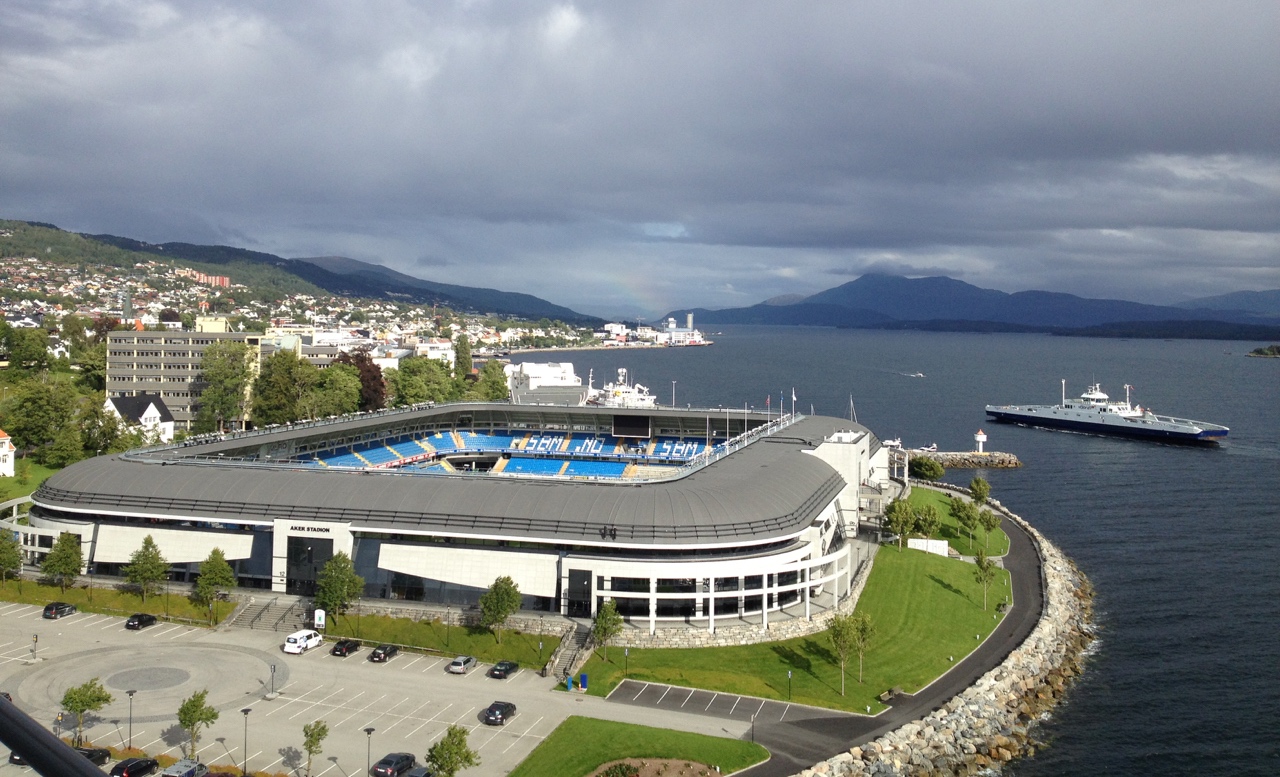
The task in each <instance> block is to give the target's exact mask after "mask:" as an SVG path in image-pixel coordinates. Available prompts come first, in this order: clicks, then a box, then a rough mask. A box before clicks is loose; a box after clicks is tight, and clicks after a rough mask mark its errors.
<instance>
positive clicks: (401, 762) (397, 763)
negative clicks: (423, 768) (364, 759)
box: [369, 753, 418, 777]
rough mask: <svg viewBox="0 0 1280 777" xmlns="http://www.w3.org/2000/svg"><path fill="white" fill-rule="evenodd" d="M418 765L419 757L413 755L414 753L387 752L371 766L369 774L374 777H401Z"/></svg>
mask: <svg viewBox="0 0 1280 777" xmlns="http://www.w3.org/2000/svg"><path fill="white" fill-rule="evenodd" d="M417 765H418V759H416V758H414V757H413V753H387V754H386V756H384V757H383V759H382V760H381V761H378V762H377V763H376V764H374V765H373V766H372V767H370V769H369V774H371V775H373V777H400V775H402V774H404V773H405V772H407V771H409V770H410V769H412V768H413V767H415V766H417Z"/></svg>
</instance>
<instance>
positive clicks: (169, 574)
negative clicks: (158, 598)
mask: <svg viewBox="0 0 1280 777" xmlns="http://www.w3.org/2000/svg"><path fill="white" fill-rule="evenodd" d="M172 577H173V573H172V572H165V573H164V619H165V620H169V580H170V579H171V578H172Z"/></svg>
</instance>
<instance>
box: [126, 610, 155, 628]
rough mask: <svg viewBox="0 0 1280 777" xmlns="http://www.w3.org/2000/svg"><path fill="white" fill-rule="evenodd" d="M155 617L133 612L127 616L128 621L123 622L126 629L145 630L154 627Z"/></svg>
mask: <svg viewBox="0 0 1280 777" xmlns="http://www.w3.org/2000/svg"><path fill="white" fill-rule="evenodd" d="M155 623H156V616H154V615H151V614H150V613H145V612H135V613H134V614H133V615H130V616H129V620H127V621H125V622H124V627H125V628H126V629H145V628H146V627H148V626H154V625H155Z"/></svg>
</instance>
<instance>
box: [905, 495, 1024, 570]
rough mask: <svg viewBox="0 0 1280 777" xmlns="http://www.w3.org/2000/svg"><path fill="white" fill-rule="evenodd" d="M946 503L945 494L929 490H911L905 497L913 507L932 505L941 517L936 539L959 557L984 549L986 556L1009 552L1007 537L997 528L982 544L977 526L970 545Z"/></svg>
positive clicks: (980, 533)
mask: <svg viewBox="0 0 1280 777" xmlns="http://www.w3.org/2000/svg"><path fill="white" fill-rule="evenodd" d="M948 501H949V500H948V498H947V495H946V494H943V493H942V492H940V491H934V490H932V489H929V488H913V489H911V496H909V497H907V502H909V503H910V504H911V505H912V506H913V507H920V506H922V505H926V504H932V505H933V506H934V507H937V508H938V515H940V516H942V530H941V531H939V532H938V537H937V539H941V540H946V541H947V544H949V545H950V546H951V547H952V549H953V550H955V552H957V553H959V554H960V555H962V556H972V555H975V554H976V553H977V552H978V551H979V550H980V549H985V550H986V551H987V555H988V556H1003V555H1005V554H1006V553H1008V552H1009V535H1007V534H1005V533H1004V530H1003V529H999V528H997V529H996V530H995V531H993V532H991V540H990V542H989V543H986V544H984V533H983V531H982V527H981V526H979V527H978V528H977V529H976V530H975V531H974V533H973V543H972V544H970V542H969V534H968V532H966V531H965V530H964V529H962V528H960V524H959V523H957V522H956V519H955V517H953V516H952V515H951V508H950V507H949V506H948Z"/></svg>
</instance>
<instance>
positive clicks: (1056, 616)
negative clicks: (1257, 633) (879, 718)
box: [797, 500, 1094, 777]
mask: <svg viewBox="0 0 1280 777" xmlns="http://www.w3.org/2000/svg"><path fill="white" fill-rule="evenodd" d="M991 504H992V506H993V507H995V508H996V509H998V510H1000V512H1001V513H1002V514H1003V515H1004V516H1005V517H1006V518H1008V519H1010V520H1012V521H1016V522H1017V523H1018V524H1019V525H1021V526H1023V527H1024V528H1025V529H1026V530H1027V532H1028V533H1029V534H1030V535H1031V537H1032V539H1033V541H1034V542H1035V543H1036V547H1037V550H1038V551H1039V553H1040V558H1041V563H1042V568H1043V574H1044V580H1045V608H1044V612H1043V613H1041V616H1040V621H1039V623H1037V624H1036V628H1035V630H1034V631H1032V633H1031V635H1030V636H1029V637H1028V638H1027V639H1026V641H1025V642H1023V643H1022V645H1020V646H1019V647H1018V648H1017V649H1016V650H1014V651H1013V652H1012V653H1010V654H1009V656H1008V657H1007V658H1006V659H1005V660H1004V662H1003V663H1001V664H1000V665H999V666H997V667H995V668H994V669H992V670H991V671H989V672H987V673H986V674H985V675H983V676H982V677H981V678H980V679H979V680H978V681H977V682H976V683H974V684H973V685H972V686H970V687H969V688H967V689H965V690H964V692H962V693H960V694H959V695H957V696H955V697H953V698H952V699H951V700H950V701H948V702H947V703H946V704H944V705H943V706H942V707H941V708H939V709H937V710H934V711H933V712H932V713H930V714H929V715H927V716H925V717H924V718H923V719H921V720H917V721H913V722H911V723H908V724H906V725H904V726H901V727H900V728H898V729H896V730H894V731H891V732H889V733H887V734H885V735H883V736H881V737H878V738H877V739H875V740H872V741H871V742H868V743H867V744H864V745H862V746H860V747H854V748H851V749H850V750H848V751H846V752H843V753H840V754H838V755H836V756H834V757H833V758H829V759H827V760H826V761H823V762H821V763H818V764H816V765H814V766H813V767H811V768H809V769H805V770H804V771H802V772H800V773H799V775H798V776H797V777H814V776H815V775H886V776H887V775H939V774H953V775H971V774H977V773H980V772H993V771H994V772H998V771H999V770H1000V767H1001V766H1002V765H1003V764H1005V763H1007V762H1008V761H1011V760H1013V759H1014V758H1019V757H1029V756H1033V755H1035V753H1036V750H1037V749H1038V748H1039V747H1040V746H1041V744H1040V743H1039V742H1038V740H1036V738H1035V734H1034V728H1035V724H1036V723H1037V722H1039V721H1040V720H1042V719H1044V717H1045V716H1046V715H1047V714H1048V712H1049V711H1050V710H1052V709H1053V708H1054V707H1055V706H1057V704H1058V702H1059V701H1060V700H1061V699H1062V697H1063V695H1064V694H1065V693H1066V692H1067V689H1068V688H1069V687H1070V685H1071V682H1072V680H1073V679H1074V678H1076V677H1078V676H1079V674H1080V672H1081V669H1082V660H1083V656H1084V653H1085V651H1086V650H1087V649H1088V647H1089V645H1090V644H1091V643H1092V642H1093V640H1094V629H1093V623H1092V617H1093V588H1092V586H1091V585H1090V583H1089V580H1088V578H1086V577H1085V575H1084V573H1083V572H1081V571H1080V570H1079V569H1078V568H1076V565H1075V564H1074V563H1073V562H1072V561H1071V560H1070V559H1068V558H1067V557H1066V556H1065V555H1064V554H1063V553H1062V551H1060V550H1059V549H1058V548H1057V547H1056V546H1055V545H1053V543H1051V542H1049V541H1048V540H1046V539H1045V538H1044V537H1043V536H1042V535H1041V534H1040V533H1039V532H1038V531H1036V530H1035V528H1033V527H1031V526H1030V525H1029V524H1027V522H1026V521H1024V520H1022V518H1020V517H1018V516H1017V515H1014V514H1013V513H1011V512H1009V511H1008V510H1006V509H1005V508H1004V507H1002V506H1001V505H1000V504H999V503H998V502H995V501H994V500H993V501H992V502H991Z"/></svg>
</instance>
